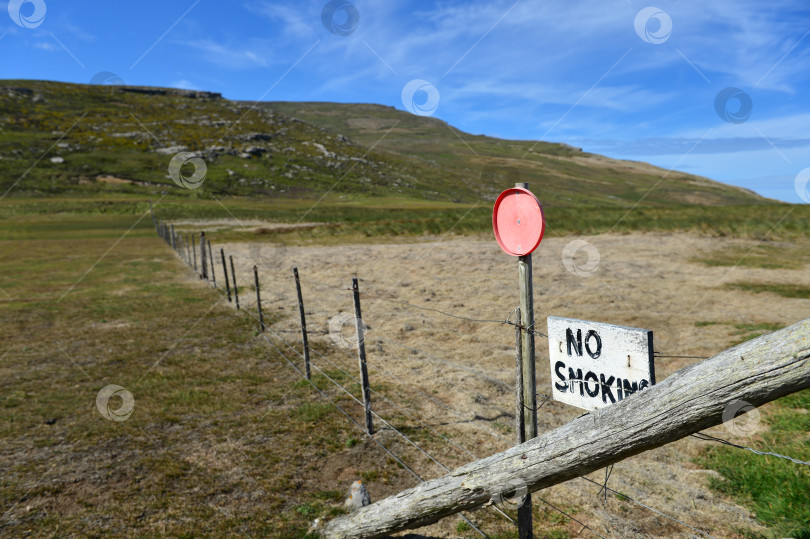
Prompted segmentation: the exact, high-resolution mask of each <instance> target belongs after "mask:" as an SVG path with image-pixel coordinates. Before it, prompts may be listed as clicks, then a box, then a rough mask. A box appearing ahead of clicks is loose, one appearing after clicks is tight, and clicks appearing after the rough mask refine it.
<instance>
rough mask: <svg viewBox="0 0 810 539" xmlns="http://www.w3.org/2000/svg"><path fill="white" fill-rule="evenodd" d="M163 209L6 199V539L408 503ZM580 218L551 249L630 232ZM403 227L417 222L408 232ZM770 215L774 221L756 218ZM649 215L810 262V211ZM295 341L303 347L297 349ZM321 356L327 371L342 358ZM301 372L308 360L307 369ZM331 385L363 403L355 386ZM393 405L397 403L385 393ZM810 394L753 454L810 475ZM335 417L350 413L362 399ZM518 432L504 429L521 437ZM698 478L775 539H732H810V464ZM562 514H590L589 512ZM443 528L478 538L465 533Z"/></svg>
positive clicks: (140, 202)
mask: <svg viewBox="0 0 810 539" xmlns="http://www.w3.org/2000/svg"><path fill="white" fill-rule="evenodd" d="M158 200H160V196H155V197H154V198H153V201H154V202H157V201H158ZM353 203H356V204H353ZM311 205H312V201H300V200H288V201H283V202H277V203H272V204H268V203H266V202H258V201H251V200H246V199H237V198H228V199H223V200H222V204H221V205H220V204H217V203H215V202H210V201H195V202H191V203H189V202H188V201H182V200H175V199H171V198H168V197H167V198H165V199H163V200H161V201H160V203H159V204H156V205H155V211H156V212H157V214H158V215H159V216H163V217H165V218H172V219H215V218H225V217H228V216H230V215H231V214H233V215H236V216H238V217H239V218H240V219H255V218H260V219H268V220H272V221H282V220H288V221H290V220H292V221H294V220H295V218H296V216H299V215H301V213H302V211H306V209H308V208H309V207H310V206H311ZM147 208H148V201H146V200H144V199H143V198H142V197H136V196H123V195H121V196H119V195H116V196H109V197H101V198H96V197H92V198H90V199H82V198H71V197H63V198H53V199H25V198H16V199H15V198H6V199H4V200H2V201H0V249H1V250H2V253H3V268H4V271H3V274H2V275H0V320H2V324H1V325H0V328H2V329H0V341H1V342H2V343H3V349H0V357H2V362H0V374H2V378H0V380H2V381H0V386H2V392H1V393H0V394H1V395H2V396H1V397H0V451H1V454H2V455H3V457H0V477H1V478H0V512H1V513H0V514H2V516H1V517H0V535H6V536H22V535H26V534H29V535H33V536H51V535H55V536H69V535H88V536H127V537H132V536H136V537H153V536H156V535H166V536H175V537H199V536H226V535H231V536H232V535H249V536H253V535H269V536H274V537H305V536H306V530H307V527H308V525H309V523H310V522H311V521H312V519H314V518H317V517H323V516H330V515H335V514H339V513H340V512H341V511H343V509H342V500H343V497H344V495H345V489H346V486H347V485H348V484H349V483H350V482H351V481H353V480H355V479H358V478H361V479H363V480H365V481H368V482H372V483H373V484H375V486H376V487H377V488H378V489H383V492H396V491H398V490H400V489H402V488H406V487H409V486H412V485H413V479H412V478H411V477H410V476H409V474H408V473H407V471H406V470H404V469H403V468H401V467H399V466H398V465H397V464H396V463H395V462H394V461H393V460H391V459H390V457H388V456H387V455H385V454H384V453H382V452H381V450H380V449H379V448H377V447H376V446H375V445H374V444H373V442H371V441H370V440H369V439H368V438H367V437H366V436H364V435H363V434H362V432H360V431H359V430H358V429H357V428H356V427H355V426H354V425H353V424H352V423H350V422H349V421H348V420H347V419H346V418H345V417H344V416H343V415H341V414H340V413H339V412H338V411H336V409H335V408H334V407H333V406H332V405H331V404H329V403H328V402H327V401H325V400H323V399H322V398H321V397H320V396H319V395H318V393H317V392H316V391H315V390H314V389H313V388H312V387H311V386H310V385H309V384H308V383H306V382H305V381H302V380H301V378H300V376H299V375H298V374H297V373H296V372H295V371H294V370H293V369H292V368H291V367H290V366H289V365H288V364H287V363H286V361H285V360H284V359H283V358H282V357H281V356H280V355H279V353H278V352H277V351H276V350H274V349H273V348H272V347H269V346H268V345H267V344H266V343H265V342H264V341H263V340H261V339H259V338H258V336H257V332H256V326H255V323H254V322H253V321H252V320H250V319H249V318H247V317H245V316H240V315H239V314H238V313H235V312H234V310H233V308H232V307H231V306H230V305H228V304H227V302H226V301H225V300H223V297H222V296H221V295H220V294H219V293H218V292H217V291H215V290H213V289H212V288H210V287H208V286H205V285H204V284H202V283H201V282H200V281H199V280H198V279H197V278H196V277H195V276H193V275H192V274H191V273H190V272H189V271H188V270H187V269H186V268H185V266H183V265H182V263H181V262H180V261H179V260H178V259H177V258H176V257H175V256H174V254H173V253H172V252H171V250H170V249H168V248H167V247H166V245H165V244H163V243H162V242H160V241H159V240H158V239H157V238H156V237H155V235H154V230H153V228H152V223H151V220H150V219H149V217H148V215H147V213H146V210H147ZM470 210H471V211H470ZM789 210H790V211H789ZM489 211H490V209H489V208H486V207H478V208H476V207H475V206H474V205H466V206H465V205H453V204H445V203H433V202H422V203H419V202H417V201H405V202H403V201H401V200H379V201H378V205H376V206H375V205H370V204H367V202H366V201H363V200H343V199H340V198H336V199H328V200H327V201H326V203H324V204H323V205H322V206H318V207H316V208H315V209H314V210H313V211H312V212H311V213H310V214H309V215H308V216H307V217H306V219H305V220H306V221H310V222H331V223H334V224H336V225H337V226H331V227H325V226H324V227H319V228H316V229H310V230H307V231H294V232H286V233H270V234H260V235H258V237H259V238H260V239H261V240H263V241H265V240H266V241H273V242H278V241H281V242H287V243H289V244H291V245H292V244H304V243H308V244H312V245H318V244H321V243H328V244H334V243H347V244H351V243H357V242H371V243H373V242H382V241H384V242H396V241H408V242H410V241H415V240H418V239H420V238H421V237H422V236H423V235H424V234H433V235H441V234H443V233H445V232H447V230H450V229H451V228H452V230H453V234H474V235H478V234H485V235H488V234H489V226H490V221H489V218H490V217H489ZM566 211H567V210H562V209H560V210H558V211H555V209H554V208H552V209H550V210H549V222H550V223H551V225H550V227H549V234H550V235H551V237H554V236H563V235H567V234H571V233H577V232H585V231H587V232H589V233H594V232H599V231H601V232H607V231H609V230H611V229H612V228H613V224H614V223H615V219H618V217H621V213H610V212H609V211H608V210H595V211H594V212H592V213H590V214H585V215H582V214H581V213H579V212H573V211H571V213H565V212H566ZM748 211H750V212H752V213H751V214H749V213H747V212H748ZM396 212H401V216H402V219H392V215H394V214H395V213H396ZM467 212H469V213H467ZM754 212H756V213H757V214H758V215H760V216H762V215H763V214H765V215H766V216H767V217H765V218H762V219H759V220H754V219H752V218H751V216H750V215H752V214H753V213H754ZM465 213H467V215H466V217H465ZM638 213H639V214H640V216H636V215H635V212H634V213H633V214H630V216H628V218H627V219H626V220H625V221H624V222H623V224H621V225H619V226H618V227H615V230H614V232H622V233H625V232H630V231H631V229H632V226H636V227H645V229H646V230H648V231H650V232H654V231H677V230H686V231H693V232H704V233H706V234H710V235H713V236H722V237H727V238H730V239H731V238H751V237H754V238H756V237H759V236H763V235H765V234H766V233H768V232H769V231H770V232H771V235H770V236H769V238H780V241H781V243H775V242H773V241H771V242H761V243H757V244H756V246H755V247H754V248H749V247H743V246H740V245H737V244H736V243H735V244H733V245H729V246H728V247H727V248H724V249H720V250H717V251H713V252H710V253H703V254H701V255H696V256H694V257H693V258H694V260H698V261H700V264H703V265H704V266H705V267H706V268H716V267H731V266H734V265H736V264H739V263H740V261H741V258H743V256H744V255H746V253H748V254H750V255H751V258H748V257H747V256H745V259H744V263H743V266H744V267H750V268H752V269H755V270H758V269H763V270H767V269H768V268H787V269H791V270H796V269H801V268H804V267H807V266H806V264H807V258H806V257H807V249H806V243H805V242H802V241H799V240H798V239H799V238H801V237H802V236H803V235H804V233H805V231H806V227H807V226H808V225H807V223H808V221H810V219H808V216H807V213H806V210H805V209H804V208H800V207H797V208H793V209H792V210H791V207H787V206H774V207H773V208H772V209H770V210H769V209H767V207H766V209H763V207H760V208H756V209H753V208H752V209H750V210H749V209H747V208H745V207H738V208H722V209H715V210H714V211H713V212H707V211H705V210H704V209H700V208H687V209H683V210H682V211H676V210H671V209H670V210H667V209H656V210H649V209H645V210H639V212H638ZM610 218H615V219H614V221H613V222H611V221H610ZM139 219H140V221H139ZM777 223H779V224H778V226H776V224H777ZM454 225H455V226H454ZM192 228H195V227H192ZM127 230H129V232H128V233H127V234H126V236H125V237H123V239H122V234H124V232H126V231H127ZM216 237H217V239H218V241H244V240H245V239H246V238H254V239H255V238H256V237H257V236H256V234H253V233H246V232H245V231H244V230H242V229H239V228H237V227H234V228H232V229H229V228H225V229H223V230H219V231H218V232H217V236H216ZM119 240H120V241H119ZM718 245H721V244H720V243H718ZM740 282H741V283H743V284H738V285H735V286H736V288H733V289H731V290H733V291H734V292H736V293H744V294H753V295H755V296H759V295H761V294H768V293H774V294H777V295H778V294H782V295H785V294H783V292H785V291H786V292H787V296H786V297H787V298H789V299H793V300H794V301H800V300H801V299H802V298H804V297H806V296H804V295H802V294H803V292H802V291H803V290H804V288H802V287H801V286H799V285H795V288H791V287H789V286H788V288H787V289H783V288H780V287H783V286H787V285H783V284H779V283H767V282H764V283H763V282H759V281H757V280H755V279H750V280H746V281H744V282H743V281H740ZM242 286H244V287H245V288H244V290H245V291H246V292H247V293H249V292H251V289H250V287H249V286H245V285H244V284H243V285H242ZM780 297H781V296H780ZM272 299H273V296H272V291H268V300H269V302H270V305H273V306H271V307H269V308H268V309H267V311H266V316H267V319H268V320H269V321H270V322H271V323H273V322H279V323H281V322H284V321H285V320H284V317H286V316H288V315H287V314H285V313H287V312H288V310H283V309H281V308H279V307H276V306H274V304H273V303H272ZM291 323H292V321H291ZM701 324H702V326H701ZM282 325H283V324H282ZM696 325H697V326H698V327H705V329H706V330H711V331H714V330H715V329H717V328H723V331H726V330H727V331H728V334H729V336H730V339H731V342H739V341H741V340H745V339H748V338H753V337H755V336H757V335H760V334H762V333H764V332H767V331H772V330H774V329H777V328H778V327H779V326H780V325H779V324H776V323H767V324H765V323H759V324H741V323H734V322H718V321H706V322H698V323H697V324H696ZM290 340H291V341H292V342H297V341H295V336H291V337H290ZM277 344H278V345H279V346H281V344H279V343H277ZM316 346H318V348H316V349H317V350H318V352H319V353H321V354H327V355H329V354H330V353H332V352H331V351H330V350H329V349H328V348H327V347H323V346H320V345H318V344H317V343H316ZM282 348H283V346H282ZM287 356H288V357H289V358H290V359H291V360H292V361H298V360H297V358H296V357H295V355H294V354H293V353H292V352H290V353H288V354H287ZM326 374H328V375H329V376H330V377H332V378H334V379H336V380H337V381H339V382H342V383H345V384H347V387H349V388H350V389H351V390H355V391H356V388H355V387H354V386H353V385H352V384H351V383H350V381H349V380H348V379H345V378H344V377H343V376H344V375H343V374H342V373H341V372H340V371H332V370H328V371H326ZM313 381H314V384H315V385H316V386H318V387H319V388H321V389H324V390H325V389H326V388H327V387H328V386H329V383H330V382H329V381H328V380H327V379H326V378H325V376H323V375H322V374H319V373H316V374H315V376H314V377H313ZM108 384H118V385H121V386H123V387H125V388H127V389H128V390H129V391H131V393H132V394H133V396H134V400H135V411H134V413H133V415H132V416H131V417H130V418H129V419H128V420H126V421H123V422H112V421H108V420H106V419H104V418H103V417H102V416H101V414H100V413H99V412H98V410H96V405H95V399H96V395H97V394H98V392H99V390H100V389H101V388H102V387H104V386H106V385H108ZM376 389H377V390H379V391H381V392H382V393H383V394H386V392H389V391H390V392H391V393H388V394H389V395H390V396H391V397H395V396H396V398H400V397H401V396H400V395H399V394H397V393H396V388H393V387H391V388H389V387H387V386H386V385H385V384H378V385H377V386H376ZM807 399H808V392H807V391H805V392H802V393H800V394H797V395H794V396H791V397H787V398H785V399H781V400H780V401H779V403H778V404H775V405H773V406H772V407H771V408H769V410H770V411H769V412H768V413H766V414H764V417H763V420H764V421H765V424H766V425H768V426H769V429H768V430H767V432H766V433H765V434H764V435H763V436H762V437H761V439H757V440H754V441H753V442H747V443H751V444H752V445H753V446H754V447H756V448H757V449H761V450H767V451H775V452H778V453H783V454H788V455H791V456H794V457H796V458H799V459H803V460H810V441H808V439H807V433H808V432H809V431H810V425H808V423H807V421H808V420H807V418H808V415H807V413H806V412H807V409H808V406H810V402H808V400H807ZM337 402H338V404H340V405H341V406H344V407H349V406H350V405H351V402H350V400H349V399H348V397H342V398H338V400H337ZM396 421H400V422H396ZM395 424H396V425H398V426H400V427H402V428H403V430H404V431H405V432H407V433H408V434H409V435H411V436H413V437H414V439H416V440H418V441H419V442H420V444H424V445H425V447H426V448H428V449H429V450H430V451H431V452H434V451H436V452H439V453H440V449H439V448H438V446H437V445H436V442H435V441H432V439H431V438H430V436H428V435H427V433H425V432H423V431H421V430H420V429H418V428H416V429H414V428H413V426H412V425H409V424H408V422H407V421H406V418H404V417H397V418H396V419H395ZM502 426H503V425H502ZM496 428H497V427H496ZM503 428H504V429H505V430H504V433H507V432H508V429H509V427H508V425H507V426H503ZM386 443H390V444H392V445H391V447H394V448H397V449H398V450H403V445H404V442H401V441H397V440H396V439H394V438H393V437H390V438H388V439H387V440H386ZM397 444H402V445H397ZM696 462H698V463H699V464H700V465H701V466H704V467H707V468H710V469H714V470H717V471H719V472H720V473H722V475H723V477H724V479H717V480H715V481H714V483H713V484H714V486H715V488H716V489H717V490H718V492H720V493H721V494H722V495H723V496H727V497H730V498H732V499H735V500H738V501H739V502H740V503H742V504H744V505H746V506H747V507H750V508H751V509H752V510H753V511H754V512H755V513H756V515H757V518H758V520H759V522H760V523H762V524H763V525H765V526H767V527H768V529H769V531H768V532H767V533H763V534H760V533H759V532H752V531H750V530H748V529H740V530H737V531H734V532H724V533H719V534H718V536H725V537H745V536H749V537H759V536H763V535H764V536H765V537H769V538H770V537H774V538H778V537H783V536H784V537H795V538H796V539H800V538H806V537H808V533H810V531H808V530H810V520H808V519H810V514H808V511H807V508H808V507H810V503H808V500H809V498H808V494H807V492H808V488H809V487H810V476H808V474H807V472H806V471H805V468H802V467H798V466H796V465H793V464H792V463H787V462H782V461H776V460H767V459H765V460H763V458H761V457H759V456H756V455H750V454H748V453H746V452H741V451H738V450H733V449H726V448H712V449H710V450H708V451H707V452H706V453H704V454H702V455H701V456H699V457H698V458H697V460H696ZM326 471H328V472H330V473H329V474H326V473H325V472H326ZM327 476H329V477H338V478H339V479H338V480H326V479H324V477H327ZM611 503H613V502H611ZM615 503H623V502H622V500H621V499H617V500H616V501H615ZM563 509H564V510H566V512H568V513H569V514H571V515H574V516H576V515H577V514H578V513H577V511H578V509H577V506H576V505H570V506H564V507H563ZM535 513H536V514H535V519H536V522H537V523H538V527H539V528H542V529H544V530H545V537H548V538H564V537H574V536H576V535H577V530H578V529H579V526H576V525H574V524H573V523H572V522H571V521H569V520H568V519H567V518H564V517H562V516H561V515H560V513H557V512H556V511H553V510H550V509H549V508H548V507H546V506H543V505H540V504H537V505H536V506H535ZM474 519H475V521H476V522H477V523H479V524H481V525H482V526H483V525H486V529H487V531H489V532H492V533H493V535H491V536H492V537H504V538H506V537H515V532H514V528H513V527H511V526H509V525H506V524H504V523H503V522H502V521H501V520H499V519H498V518H497V517H496V516H495V515H493V514H491V513H490V512H488V511H478V512H475V514H474ZM440 529H443V530H445V532H444V533H447V534H453V533H454V534H457V535H461V536H465V537H475V536H476V534H475V532H474V531H472V530H471V528H469V526H468V525H467V524H466V523H464V522H463V521H461V520H460V519H454V520H452V522H449V523H446V524H445V527H444V528H440ZM650 529H659V528H650ZM660 529H664V528H660ZM448 530H449V531H448Z"/></svg>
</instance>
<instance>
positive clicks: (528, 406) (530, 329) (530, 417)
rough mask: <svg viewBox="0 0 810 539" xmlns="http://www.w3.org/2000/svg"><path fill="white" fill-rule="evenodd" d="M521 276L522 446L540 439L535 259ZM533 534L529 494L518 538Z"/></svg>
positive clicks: (521, 262)
mask: <svg viewBox="0 0 810 539" xmlns="http://www.w3.org/2000/svg"><path fill="white" fill-rule="evenodd" d="M515 187H522V188H524V189H528V188H529V184H528V183H516V184H515ZM518 276H519V279H520V316H519V318H518V321H519V329H520V330H521V333H522V338H521V343H520V348H521V362H522V373H521V374H522V376H521V378H522V383H523V395H522V397H523V399H522V400H523V411H522V414H523V440H522V441H523V442H527V441H529V440H531V439H532V438H536V437H537V386H536V379H535V363H534V362H535V355H534V289H533V287H532V255H531V253H529V254H527V255H524V256H521V257H518ZM533 536H534V535H533V533H532V498H531V494H529V493H527V494H526V498H525V499H524V500H523V503H521V505H520V506H519V507H518V537H519V538H520V539H531V538H532V537H533Z"/></svg>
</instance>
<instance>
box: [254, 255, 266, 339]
mask: <svg viewBox="0 0 810 539" xmlns="http://www.w3.org/2000/svg"><path fill="white" fill-rule="evenodd" d="M253 280H254V281H255V282H256V307H257V308H258V309H259V330H260V331H262V332H264V315H263V314H262V295H261V293H260V292H259V270H258V268H256V266H253Z"/></svg>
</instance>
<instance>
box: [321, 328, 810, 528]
mask: <svg viewBox="0 0 810 539" xmlns="http://www.w3.org/2000/svg"><path fill="white" fill-rule="evenodd" d="M808 387H810V319H807V320H804V321H802V322H799V323H797V324H794V325H792V326H790V327H787V328H785V329H782V330H779V331H776V332H774V333H769V334H767V335H763V336H761V337H757V338H756V339H753V340H750V341H746V342H744V343H742V344H739V345H737V346H735V347H733V348H729V349H727V350H724V351H722V352H720V353H719V354H717V355H715V356H714V357H712V358H710V359H707V360H705V361H702V362H700V363H696V364H694V365H690V366H688V367H685V368H683V369H681V370H680V371H678V372H676V373H674V374H671V375H670V376H669V377H668V378H666V379H665V380H663V381H662V382H658V383H657V384H655V385H654V386H650V387H648V388H647V389H645V390H643V391H639V392H637V393H634V394H632V395H630V396H629V397H625V398H624V399H623V400H621V401H619V402H616V403H615V404H611V405H610V406H608V407H606V408H600V409H598V410H593V411H591V412H587V413H584V414H582V415H580V416H579V417H577V418H575V419H573V420H571V421H569V422H568V423H566V424H565V425H563V426H561V427H559V428H557V429H555V430H552V431H549V432H546V433H543V434H542V435H541V436H539V437H537V438H535V439H533V440H526V442H524V443H522V444H521V445H519V446H516V447H511V448H509V449H507V450H506V451H502V452H500V453H496V454H494V455H491V456H488V457H486V458H484V459H481V460H477V461H475V462H470V463H469V464H465V465H464V466H462V467H460V468H457V469H456V470H453V471H452V472H449V473H448V474H447V475H445V476H444V477H439V478H437V479H431V480H428V481H425V482H424V483H420V484H419V485H417V486H415V487H412V488H410V489H408V490H405V491H403V492H400V493H398V494H395V495H392V496H390V497H388V498H385V499H382V500H379V501H377V502H375V503H372V504H371V505H367V506H365V507H361V508H359V509H356V510H355V511H353V512H351V513H349V514H347V515H343V516H339V517H337V518H335V519H334V520H331V521H330V522H327V523H326V524H325V525H324V527H323V528H322V529H321V530H320V533H321V535H322V536H324V537H328V538H333V537H334V538H338V537H340V538H345V537H362V538H375V537H386V536H388V535H391V534H393V533H395V532H398V531H401V530H405V529H408V528H415V527H419V526H426V525H428V524H431V523H433V522H436V521H438V520H440V519H441V518H444V517H447V516H450V515H453V514H456V513H458V512H460V511H466V510H470V509H473V508H475V507H480V506H482V505H485V504H487V503H490V502H491V501H492V500H493V499H494V498H495V497H496V496H498V495H502V494H504V489H508V492H512V491H514V486H515V485H521V486H525V488H526V491H527V492H536V491H538V490H540V489H544V488H548V487H551V486H554V485H557V484H559V483H562V482H564V481H568V480H571V479H573V478H575V477H580V476H584V475H586V474H589V473H591V472H593V471H595V470H599V469H602V468H605V467H606V466H609V465H610V464H614V463H616V462H620V461H622V460H624V459H626V458H629V457H632V456H634V455H638V454H639V453H642V452H644V451H647V450H649V449H654V448H656V447H661V446H663V445H665V444H668V443H670V442H674V441H675V440H680V439H681V438H684V437H686V436H689V435H690V434H694V433H696V432H699V431H701V430H703V429H707V428H710V427H713V426H715V425H719V424H721V423H723V421H724V417H723V415H724V412H725V411H726V410H727V409H728V407H729V405H730V404H734V403H737V402H739V401H744V402H746V403H748V404H750V405H752V406H760V405H762V404H765V403H766V402H770V401H772V400H775V399H778V398H779V397H784V396H785V395H790V394H791V393H795V392H797V391H801V390H802V389H806V388H808ZM762 458H764V459H765V458H775V457H767V456H763V457H762Z"/></svg>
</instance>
